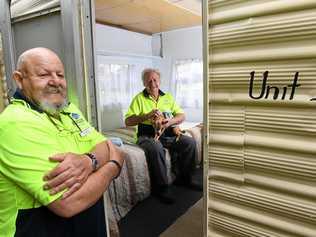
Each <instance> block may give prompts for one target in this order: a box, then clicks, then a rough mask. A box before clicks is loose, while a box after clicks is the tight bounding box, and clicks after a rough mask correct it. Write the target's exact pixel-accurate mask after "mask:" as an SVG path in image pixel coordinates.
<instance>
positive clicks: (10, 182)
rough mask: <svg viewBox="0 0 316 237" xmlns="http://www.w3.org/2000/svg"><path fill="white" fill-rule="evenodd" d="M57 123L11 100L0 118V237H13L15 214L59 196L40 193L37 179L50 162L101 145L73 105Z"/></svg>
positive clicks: (52, 164)
mask: <svg viewBox="0 0 316 237" xmlns="http://www.w3.org/2000/svg"><path fill="white" fill-rule="evenodd" d="M60 118H61V120H58V119H55V118H53V117H51V116H48V115H47V114H46V113H41V112H38V111H36V110H34V109H32V108H31V107H30V106H29V104H27V103H26V102H25V101H23V100H16V99H15V100H13V101H12V103H11V104H10V105H9V106H8V107H7V108H6V109H5V110H4V111H3V112H2V114H1V115H0V237H4V236H5V237H7V236H14V233H15V223H16V219H17V216H18V212H19V210H22V209H32V208H37V207H40V206H43V205H44V206H46V205H48V204H49V203H51V202H53V201H54V200H56V199H57V198H59V197H60V196H61V195H62V193H58V194H56V195H53V196H50V195H49V193H48V191H44V190H43V185H44V181H43V176H44V175H45V173H47V172H48V171H50V170H52V169H53V168H54V167H55V166H56V165H57V164H58V163H56V162H51V161H49V157H50V156H52V155H55V154H57V153H65V152H73V153H77V154H78V153H79V154H83V153H86V152H89V151H91V150H92V149H93V147H94V146H95V145H96V144H98V143H100V142H102V141H104V140H106V138H105V137H104V136H102V135H101V134H99V133H98V132H97V131H96V130H95V129H94V128H93V127H91V126H90V125H89V123H88V122H87V121H86V120H85V119H84V117H83V115H82V114H81V112H80V111H79V110H78V109H77V108H76V107H75V106H74V105H73V104H70V105H69V106H68V107H67V108H66V109H65V110H64V111H63V112H62V113H60ZM34 228H36V227H34ZM56 228H58V226H56Z"/></svg>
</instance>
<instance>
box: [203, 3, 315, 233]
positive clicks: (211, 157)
mask: <svg viewBox="0 0 316 237" xmlns="http://www.w3.org/2000/svg"><path fill="white" fill-rule="evenodd" d="M208 7H209V8H208V11H209V14H208V19H209V21H208V23H209V27H208V47H209V55H208V59H209V68H208V72H209V74H208V92H209V93H208V97H209V116H208V127H209V136H208V137H209V143H208V148H207V154H208V164H209V167H208V197H209V199H208V203H207V206H208V216H207V218H208V219H207V222H208V233H207V235H208V236H212V237H213V236H214V237H228V236H229V237H232V236H241V237H244V236H249V237H256V236H258V237H263V236H269V237H272V236H278V237H299V236H302V237H303V236H304V237H305V236H306V237H315V236H316V202H315V200H316V185H315V184H316V146H315V144H316V136H315V135H316V110H315V106H316V101H315V100H311V99H313V98H315V97H316V1H315V0H300V1H295V0H282V1H281V0H262V1H258V0H213V1H212V0H210V1H208ZM267 71H268V74H267V75H268V76H267V78H266V86H265V89H264V90H263V91H262V96H261V98H259V97H260V94H261V90H262V85H263V78H264V76H263V75H264V73H265V72H267ZM252 72H254V74H253V75H254V78H253V88H252V92H251V91H250V89H249V88H250V79H251V73H252ZM297 73H298V74H297ZM296 74H297V82H296V84H295V83H293V81H294V78H295V75H296ZM268 86H269V87H271V89H270V91H269V94H268V95H267V91H268V89H267V87H268ZM276 88H277V89H276ZM284 88H285V89H284ZM276 90H279V93H278V94H276V96H275V98H273V95H274V93H275V91H276ZM250 95H251V96H252V97H254V98H251V96H250ZM266 95H267V97H266ZM256 98H257V99H256Z"/></svg>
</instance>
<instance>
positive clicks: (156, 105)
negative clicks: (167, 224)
mask: <svg viewBox="0 0 316 237" xmlns="http://www.w3.org/2000/svg"><path fill="white" fill-rule="evenodd" d="M142 80H143V84H144V86H145V89H144V90H143V91H142V92H140V93H139V94H137V95H136V96H135V97H134V98H133V100H132V103H131V105H130V107H129V109H128V111H127V113H126V115H125V124H126V126H136V125H137V144H138V145H139V146H140V147H141V148H142V149H143V150H144V151H145V155H146V159H147V163H148V168H149V174H150V179H151V187H152V193H153V194H154V195H156V196H157V197H158V198H159V199H160V200H161V201H162V202H165V203H173V202H174V199H173V197H172V196H171V195H170V192H169V189H168V180H167V168H166V163H165V152H164V149H163V148H164V147H167V148H168V149H169V150H170V152H171V156H172V157H173V158H175V157H174V155H175V154H177V157H178V158H177V162H176V164H177V166H179V167H178V170H179V171H180V172H179V174H178V177H177V180H176V182H177V183H179V184H184V185H188V186H189V187H194V188H197V189H199V190H202V187H201V186H197V185H194V184H193V183H192V172H193V170H194V164H195V157H196V156H197V150H196V144H195V141H194V140H193V139H192V138H191V137H188V136H185V135H181V136H178V135H177V136H176V135H175V134H174V133H173V129H172V127H173V126H175V125H177V124H180V123H181V122H183V121H184V118H185V116H184V113H183V110H182V109H181V108H180V107H179V105H178V104H177V103H176V102H175V100H174V98H173V97H172V96H171V95H170V94H169V93H164V92H162V91H161V90H160V89H159V87H160V73H159V71H157V70H155V69H145V70H144V71H143V75H142ZM161 114H164V115H165V116H164V119H163V121H162V122H161V123H160V125H161V126H162V127H161V126H160V128H159V130H160V131H163V133H162V134H161V135H160V134H158V136H157V134H156V130H155V128H154V127H153V124H154V123H155V118H158V117H160V116H161ZM155 137H156V139H155ZM157 138H158V139H157Z"/></svg>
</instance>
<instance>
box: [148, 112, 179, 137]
mask: <svg viewBox="0 0 316 237" xmlns="http://www.w3.org/2000/svg"><path fill="white" fill-rule="evenodd" d="M164 121H165V116H164V114H163V113H160V114H159V116H156V117H154V118H153V119H152V120H151V123H152V126H153V127H154V129H155V137H154V139H155V141H158V140H159V138H160V136H161V135H162V134H163V132H164V131H165V129H166V127H163V124H164ZM172 132H173V133H174V135H175V136H176V141H178V140H179V138H180V136H181V135H182V134H183V132H182V131H181V129H180V127H179V126H174V127H172Z"/></svg>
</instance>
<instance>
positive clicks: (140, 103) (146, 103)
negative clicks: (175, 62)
mask: <svg viewBox="0 0 316 237" xmlns="http://www.w3.org/2000/svg"><path fill="white" fill-rule="evenodd" d="M153 109H158V110H160V111H161V112H165V113H170V114H172V115H173V116H175V115H176V114H181V113H184V112H183V110H182V109H181V108H180V106H179V105H178V104H177V103H176V101H175V99H174V98H173V96H172V95H171V94H170V93H164V92H162V91H161V90H159V97H158V100H157V101H156V100H155V99H154V98H152V97H151V96H150V95H149V94H148V92H147V91H146V89H144V90H143V91H142V92H140V93H138V94H137V95H136V96H135V97H134V98H133V100H132V102H131V104H130V106H129V109H128V111H127V113H126V114H125V119H126V118H128V117H131V116H133V115H136V116H139V115H145V114H147V113H149V112H150V111H152V110H153ZM143 124H147V125H151V122H150V121H149V120H146V121H144V122H143ZM136 134H137V131H136Z"/></svg>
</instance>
